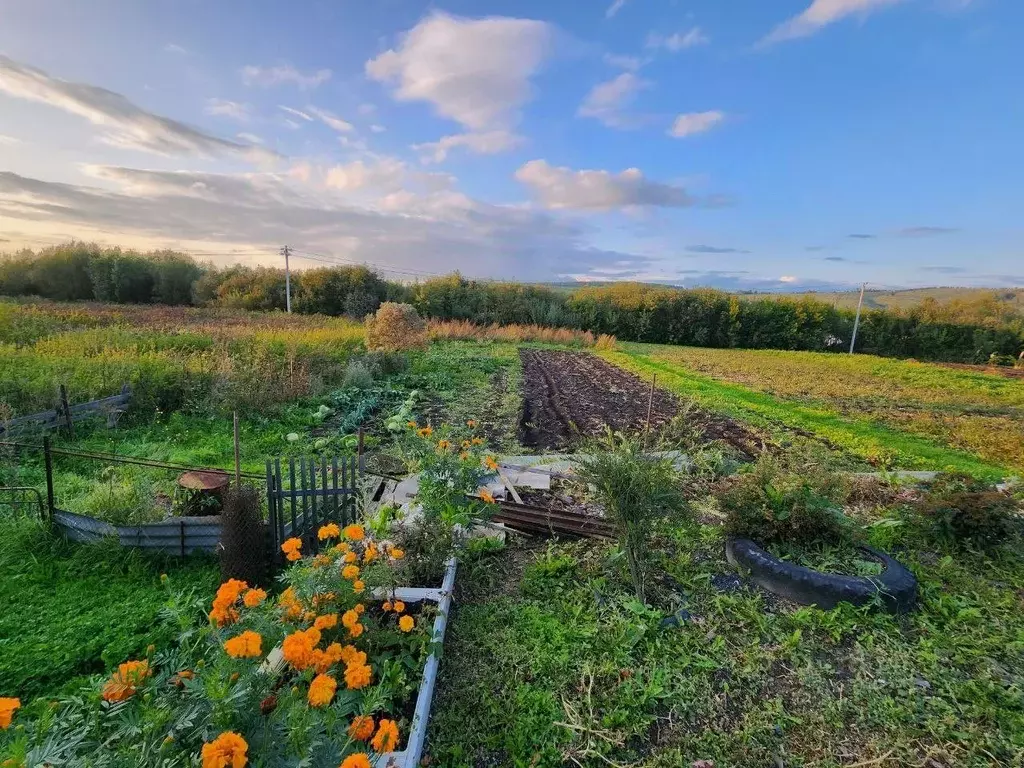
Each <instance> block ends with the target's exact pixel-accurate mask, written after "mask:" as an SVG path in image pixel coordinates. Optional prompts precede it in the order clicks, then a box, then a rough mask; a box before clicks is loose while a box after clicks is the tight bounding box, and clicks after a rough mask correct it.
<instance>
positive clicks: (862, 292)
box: [850, 283, 867, 355]
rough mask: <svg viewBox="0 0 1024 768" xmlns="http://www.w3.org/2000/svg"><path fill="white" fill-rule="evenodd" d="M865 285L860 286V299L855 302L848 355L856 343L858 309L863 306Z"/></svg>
mask: <svg viewBox="0 0 1024 768" xmlns="http://www.w3.org/2000/svg"><path fill="white" fill-rule="evenodd" d="M866 285H867V283H861V284H860V298H859V299H858V300H857V317H856V318H855V319H854V321H853V335H852V336H851V337H850V354H851V355H852V354H853V345H854V344H856V343H857V329H858V328H860V309H861V307H863V306H864V286H866Z"/></svg>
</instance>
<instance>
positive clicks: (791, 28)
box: [761, 0, 904, 45]
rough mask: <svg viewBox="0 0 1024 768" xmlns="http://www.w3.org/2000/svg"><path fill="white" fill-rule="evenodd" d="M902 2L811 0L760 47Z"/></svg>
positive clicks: (762, 42) (771, 33) (802, 35)
mask: <svg viewBox="0 0 1024 768" xmlns="http://www.w3.org/2000/svg"><path fill="white" fill-rule="evenodd" d="M903 1H904V0H813V2H812V3H811V4H810V5H809V6H808V7H807V8H806V9H805V10H804V11H803V13H800V14H799V15H797V16H794V17H793V18H792V19H789V20H788V21H785V22H783V23H782V24H780V25H779V26H777V27H776V28H775V29H773V30H772V31H771V32H770V33H769V34H768V35H767V36H766V37H765V38H764V39H763V40H762V41H761V44H762V45H770V44H771V43H778V42H782V41H784V40H793V39H795V38H798V37H807V36H808V35H813V34H814V33H815V32H817V31H818V30H819V29H821V28H822V27H827V26H828V25H829V24H833V23H835V22H837V21H839V20H841V19H844V18H846V17H847V16H852V15H853V14H860V15H861V16H867V15H868V14H869V13H871V12H872V11H875V10H878V9H880V8H884V7H887V6H890V5H896V4H897V3H901V2H903Z"/></svg>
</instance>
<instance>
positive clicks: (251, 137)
mask: <svg viewBox="0 0 1024 768" xmlns="http://www.w3.org/2000/svg"><path fill="white" fill-rule="evenodd" d="M238 138H240V139H241V140H242V141H245V142H248V143H249V144H262V143H263V139H261V138H260V137H259V136H257V135H256V134H255V133H244V132H243V133H239V134H238Z"/></svg>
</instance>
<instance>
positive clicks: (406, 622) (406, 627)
mask: <svg viewBox="0 0 1024 768" xmlns="http://www.w3.org/2000/svg"><path fill="white" fill-rule="evenodd" d="M415 626H416V621H415V619H413V617H412V616H410V615H409V614H405V616H403V617H402V618H400V619H399V620H398V628H399V629H400V630H402V631H403V632H412V629H413V627H415Z"/></svg>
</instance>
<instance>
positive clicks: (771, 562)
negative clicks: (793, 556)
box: [725, 539, 917, 613]
mask: <svg viewBox="0 0 1024 768" xmlns="http://www.w3.org/2000/svg"><path fill="white" fill-rule="evenodd" d="M861 549H863V550H864V551H865V552H867V553H869V554H870V555H871V556H872V557H874V558H876V559H878V560H879V561H881V563H882V567H883V570H882V573H881V574H880V575H878V576H875V577H873V578H867V577H864V576H844V575H842V574H838V573H823V572H822V571H816V570H814V569H813V568H806V567H804V566H802V565H794V564H793V563H787V562H785V561H784V560H780V559H779V558H777V557H775V556H774V555H772V554H770V553H769V552H767V551H765V550H764V549H762V548H761V547H759V546H758V545H757V544H755V543H754V542H752V541H751V540H750V539H729V540H728V541H727V542H726V545H725V555H726V558H728V560H729V562H730V563H731V564H732V565H733V566H734V567H737V568H740V569H742V570H743V571H746V572H748V573H749V576H750V579H751V581H753V582H754V583H755V584H757V585H758V586H760V587H763V588H764V589H767V590H768V591H769V592H774V593H775V594H776V595H780V596H782V597H785V598H787V599H789V600H792V601H793V602H795V603H802V604H804V605H816V606H818V607H819V608H824V609H826V610H828V609H830V608H835V607H836V606H837V605H838V604H839V603H843V602H846V603H852V604H853V605H865V604H866V603H870V602H872V601H874V600H875V599H876V598H880V599H881V604H882V606H883V607H884V609H885V610H887V611H889V612H890V613H904V612H906V611H909V610H911V609H912V608H913V607H914V605H915V604H916V603H917V579H916V578H915V577H914V574H912V573H911V572H910V571H909V570H908V569H907V568H906V566H904V565H903V564H902V563H900V562H899V561H897V560H895V559H894V558H892V557H889V555H887V554H885V553H884V552H879V551H878V550H875V549H871V548H869V547H861Z"/></svg>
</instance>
